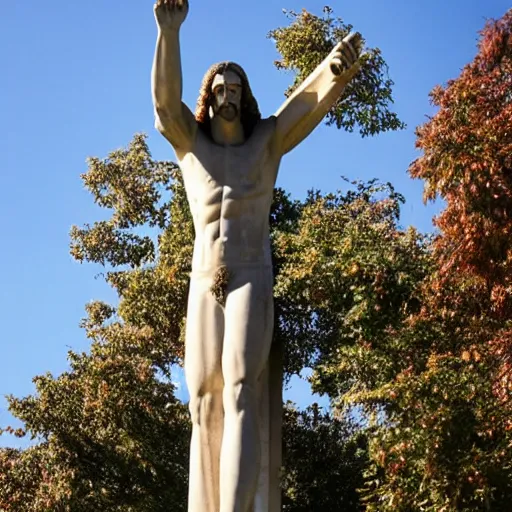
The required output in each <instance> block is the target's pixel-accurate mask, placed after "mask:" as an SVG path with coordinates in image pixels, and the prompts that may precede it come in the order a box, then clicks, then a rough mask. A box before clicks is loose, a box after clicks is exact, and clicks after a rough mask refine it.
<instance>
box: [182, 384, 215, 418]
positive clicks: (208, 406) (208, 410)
mask: <svg viewBox="0 0 512 512" xmlns="http://www.w3.org/2000/svg"><path fill="white" fill-rule="evenodd" d="M188 408H189V411H190V417H191V420H192V423H193V424H196V425H200V424H201V423H202V422H208V421H209V420H210V418H211V416H212V414H215V413H216V412H218V410H219V408H220V409H222V389H220V388H219V389H218V390H211V391H209V392H207V393H200V394H194V395H192V394H191V395H190V402H189V404H188Z"/></svg>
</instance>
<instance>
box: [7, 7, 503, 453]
mask: <svg viewBox="0 0 512 512" xmlns="http://www.w3.org/2000/svg"><path fill="white" fill-rule="evenodd" d="M190 1H191V4H192V5H191V9H190V13H189V17H188V19H187V22H186V24H185V26H184V27H183V30H182V53H183V72H184V91H185V92H184V100H185V101H186V102H187V103H188V104H189V105H190V106H191V107H193V106H194V105H195V101H196V97H197V92H198V89H199V85H200V81H201V78H202V76H203V73H204V72H205V71H206V69H207V68H208V67H209V65H210V64H212V63H213V62H217V61H220V60H234V61H237V62H239V63H241V64H242V65H243V66H244V67H245V69H246V71H247V73H248V75H249V78H250V80H251V85H252V88H253V90H254V92H255V94H256V96H257V98H258V100H259V102H260V107H261V110H262V112H263V114H264V115H270V114H272V113H273V112H274V111H275V110H277V108H278V107H279V105H280V104H281V102H282V101H283V91H284V90H285V89H286V87H287V86H288V85H289V83H290V81H291V76H290V75H286V74H282V73H280V72H278V71H277V70H275V68H274V67H273V61H274V60H275V59H276V58H277V54H276V52H275V49H274V46H273V43H272V42H271V41H270V40H267V39H266V34H267V33H268V31H269V30H271V29H273V28H276V27H278V26H281V25H283V24H285V23H286V20H285V18H284V16H283V14H282V12H281V9H282V8H287V9H295V10H300V9H301V8H302V7H305V8H307V9H308V10H311V11H313V12H316V13H320V12H321V9H322V7H323V5H325V3H327V0H325V3H324V2H318V1H313V0H300V1H296V0H280V1H276V0H272V1H271V0H260V1H258V2H254V1H253V2H251V1H235V0H225V1H224V2H221V3H218V2H217V3H213V2H205V1H199V0H190ZM330 5H331V6H332V7H333V8H334V9H335V12H336V14H338V15H341V16H343V17H344V18H345V20H346V21H347V22H349V23H352V24H353V25H354V27H355V29H357V30H358V31H360V32H362V34H363V35H364V37H365V38H366V39H367V42H368V44H369V45H370V46H378V47H380V48H381V49H382V51H383V55H384V57H385V59H386V60H387V62H388V64H389V67H390V74H391V77H392V78H393V79H394V81H395V83H396V85H395V98H396V104H395V107H396V110H397V111H398V113H399V115H400V116H401V118H402V120H404V121H405V122H406V123H407V124H408V129H407V130H405V131H403V132H400V133H394V134H384V135H380V136H378V137H376V138H373V139H360V137H359V136H358V135H356V134H353V135H349V134H346V133H343V132H339V131H337V130H336V129H334V128H327V127H325V126H321V127H319V128H318V129H317V130H316V131H315V132H314V133H313V134H312V135H311V136H310V137H309V139H308V140H307V141H306V142H304V143H303V144H302V145H301V146H300V147H299V148H297V149H295V150H294V151H293V152H292V153H291V154H290V155H288V156H287V157H286V158H285V160H284V161H283V164H282V167H281V171H280V175H279V180H278V185H280V186H282V187H284V188H285V189H287V190H288V191H289V192H291V193H292V195H293V196H295V197H303V196H304V194H305V193H306V191H307V190H308V189H309V188H319V189H321V190H323V191H331V190H334V189H337V188H338V187H340V186H342V183H341V182H340V180H339V176H340V175H346V176H348V177H350V178H352V179H357V178H361V179H369V178H373V177H378V178H380V179H382V180H389V181H391V182H393V183H394V184H395V185H396V187H397V188H398V190H399V191H401V192H402V193H404V194H405V196H406V198H407V204H406V206H405V207H404V209H403V215H402V223H403V225H404V226H405V225H409V224H412V225H415V226H417V227H418V228H419V229H420V230H423V231H426V230H430V229H431V218H432V215H433V213H434V212H435V211H436V209H435V207H432V206H430V207H425V206H424V205H423V203H422V200H421V191H422V184H421V183H420V182H415V181H412V180H411V179H410V178H409V177H408V175H407V172H406V171H407V167H408V164H409V163H410V162H411V161H412V160H413V159H414V158H415V156H416V152H415V149H414V140H415V137H414V129H415V127H416V126H417V125H418V124H421V123H423V122H424V120H425V115H426V114H432V112H433V111H432V107H431V106H430V105H429V100H428V92H429V91H430V90H431V88H432V87H433V86H434V85H436V84H439V83H445V82H446V81H447V80H448V79H450V78H453V77H456V76H457V75H458V74H459V71H460V69H461V68H462V67H463V65H464V64H465V63H467V62H469V61H470V60H471V59H472V58H473V56H474V54H475V48H476V46H475V45H476V41H477V32H478V30H480V29H481V28H482V27H483V24H484V22H485V19H486V18H497V17H501V16H502V15H503V14H504V13H505V11H506V10H507V9H508V8H509V7H510V4H509V2H507V1H505V0H487V1H485V2H484V1H482V0H476V1H475V2H467V1H463V0H444V1H441V0H431V1H429V2H419V1H418V2H413V1H406V0H392V1H388V2H382V1H381V0H362V1H358V2H348V1H344V2H340V1H334V0H333V1H332V2H331V3H330ZM155 35H156V30H155V24H154V19H153V12H152V1H151V0H123V1H121V2H114V1H111V0H110V1H108V2H107V1H105V0H88V1H87V2H76V1H69V0H46V1H44V2H41V1H36V0H26V1H24V2H15V1H11V2H8V1H4V2H2V9H1V17H0V63H1V70H2V76H1V78H0V113H1V116H0V155H1V157H2V163H1V171H0V172H1V177H2V179H1V187H2V191H3V193H2V200H1V202H0V223H1V230H2V231H1V234H2V245H1V250H0V268H1V269H2V278H1V279H0V282H1V283H2V285H1V288H0V325H1V331H0V344H1V347H0V348H1V351H0V354H1V355H0V395H2V396H3V395H4V394H10V393H12V394H15V395H18V396H23V395H26V394H29V393H31V392H32V390H33V385H32V382H31V379H32V377H33V376H34V375H37V374H41V373H45V372H47V371H50V372H52V373H54V374H55V375H57V374H59V373H60V372H62V371H63V370H65V369H66V367H67V361H66V353H67V350H68V349H69V348H70V347H71V348H73V349H75V350H78V351H80V350H85V349H86V348H87V340H86V339H85V337H84V335H83V332H82V331H81V330H80V329H79V328H78V322H79V320H80V318H82V317H83V316H84V304H85V303H86V302H88V301H90V300H92V299H103V300H107V301H108V300H114V299H115V297H114V295H113V293H112V292H111V291H110V290H109V289H108V287H107V286H106V285H105V284H104V283H103V282H102V280H101V278H95V276H96V275H97V274H98V273H99V272H100V271H101V269H100V268H98V267H94V266H92V265H87V264H86V265H79V264H78V263H76V262H74V261H73V260H72V259H71V257H70V256H69V252H68V243H69V238H68V233H69V229H70V227H71V225H72V224H77V225H82V224H84V223H86V222H93V221H94V220H96V219H98V218H99V217H100V216H102V215H104V214H102V212H101V211H99V210H98V209H97V207H96V206H95V205H94V204H93V201H92V198H91V196H89V194H88V193H87V192H86V191H85V190H84V189H83V187H82V183H81V180H80V177H79V175H80V174H81V173H83V172H84V171H85V170H86V165H85V159H86V157H87V156H90V155H94V156H100V157H103V156H106V154H107V153H108V152H110V151H111V150H113V149H115V148H118V147H121V146H124V145H126V144H127V143H128V142H129V141H130V139H131V137H132V135H133V134H134V133H135V132H146V133H148V134H149V136H150V137H149V144H150V148H151V150H152V152H153V156H154V157H155V158H159V159H172V158H173V157H174V155H173V153H172V150H171V148H170V147H169V146H168V145H167V143H166V142H165V141H164V139H163V138H161V136H160V135H159V134H158V133H156V132H155V130H154V128H153V111H152V105H151V95H150V68H151V62H152V57H153V50H154V43H155ZM287 397H290V398H292V399H294V400H296V401H297V402H299V404H302V405H304V404H305V403H307V402H308V401H309V400H310V397H309V396H308V393H307V387H306V386H305V385H304V384H301V383H295V384H294V386H293V387H292V389H291V390H289V392H288V393H287ZM10 421H11V418H10V417H9V415H8V413H7V411H6V402H5V401H4V400H3V398H0V426H4V425H5V424H6V423H8V422H10ZM5 443H11V445H20V442H19V441H17V440H11V439H9V438H7V437H2V438H0V445H2V444H5Z"/></svg>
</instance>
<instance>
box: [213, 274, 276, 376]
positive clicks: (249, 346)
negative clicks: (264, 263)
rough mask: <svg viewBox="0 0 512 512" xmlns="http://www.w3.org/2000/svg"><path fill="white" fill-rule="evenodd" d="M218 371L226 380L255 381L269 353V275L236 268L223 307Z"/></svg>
mask: <svg viewBox="0 0 512 512" xmlns="http://www.w3.org/2000/svg"><path fill="white" fill-rule="evenodd" d="M225 324H226V325H225V332H224V345H223V354H222V371H223V374H224V381H225V382H226V383H231V384H235V383H238V382H241V381H245V382H247V383H255V382H256V381H257V379H258V377H259V376H260V374H261V372H262V371H263V369H264V367H265V364H266V362H267V359H268V354H269V352H270V345H271V343H272V331H273V328H274V305H273V298H272V275H271V273H270V272H268V271H262V270H253V269H248V270H237V272H236V274H235V275H234V278H233V280H232V282H231V283H230V286H229V292H228V295H227V300H226V310H225Z"/></svg>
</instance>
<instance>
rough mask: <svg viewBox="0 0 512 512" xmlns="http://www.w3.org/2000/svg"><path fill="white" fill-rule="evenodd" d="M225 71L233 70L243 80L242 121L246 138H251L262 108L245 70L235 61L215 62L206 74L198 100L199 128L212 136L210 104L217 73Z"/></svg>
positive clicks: (197, 116) (197, 119) (197, 118)
mask: <svg viewBox="0 0 512 512" xmlns="http://www.w3.org/2000/svg"><path fill="white" fill-rule="evenodd" d="M225 71H232V72H233V73H236V74H237V75H238V76H239V77H240V80H241V81H242V101H241V105H240V122H241V123H242V126H243V129H244V135H245V138H246V139H247V138H249V137H250V136H251V134H252V132H253V130H254V127H255V126H256V124H257V123H258V121H259V120H260V119H261V113H260V109H259V107H258V102H257V101H256V98H255V97H254V96H253V94H252V91H251V86H250V85H249V80H248V78H247V75H246V74H245V71H244V70H243V69H242V67H241V66H239V65H238V64H236V63H234V62H219V63H218V64H214V65H213V66H212V67H211V68H210V69H209V70H208V71H207V72H206V74H205V75H204V78H203V82H202V84H201V90H200V91H199V99H198V100H197V107H196V115H195V117H196V121H197V123H198V125H199V128H200V129H201V130H202V131H203V132H204V133H206V134H207V135H208V136H209V137H211V120H210V112H209V109H210V106H211V104H212V84H213V79H214V78H215V75H218V74H223V73H224V72H225Z"/></svg>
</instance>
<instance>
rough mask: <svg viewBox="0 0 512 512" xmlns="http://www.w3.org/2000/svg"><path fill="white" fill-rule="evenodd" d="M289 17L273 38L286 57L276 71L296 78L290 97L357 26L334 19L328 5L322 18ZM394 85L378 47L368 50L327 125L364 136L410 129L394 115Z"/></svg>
mask: <svg viewBox="0 0 512 512" xmlns="http://www.w3.org/2000/svg"><path fill="white" fill-rule="evenodd" d="M284 13H285V15H286V17H287V18H288V19H289V20H290V24H289V25H288V26H286V27H280V28H277V29H274V30H272V31H270V32H269V34H268V37H269V38H270V39H272V40H273V41H274V42H275V45H276V48H277V51H278V52H279V53H280V55H281V59H279V60H276V61H275V66H276V68H277V69H279V70H283V71H293V72H294V74H295V81H294V83H293V84H292V85H291V86H290V87H289V88H288V90H287V91H286V93H285V94H286V96H289V95H290V94H291V93H292V92H293V90H294V89H295V88H296V87H297V86H298V85H300V84H301V83H302V81H303V80H304V79H305V78H306V77H307V76H308V75H309V74H310V73H311V72H312V71H313V70H314V69H315V68H316V67H317V66H318V65H319V64H320V63H321V62H322V60H323V59H324V58H325V57H326V56H327V55H328V53H329V52H330V51H331V50H332V49H333V48H334V46H335V45H336V44H337V43H338V42H339V41H341V40H343V39H344V38H345V37H346V36H347V35H348V34H349V33H350V32H352V29H353V28H354V27H353V26H352V25H350V24H348V23H346V22H345V21H344V20H343V19H342V18H339V17H333V16H332V15H333V13H334V11H333V9H331V8H330V7H328V6H326V7H324V9H323V14H324V16H323V17H319V16H316V15H314V14H312V13H310V12H308V11H306V10H305V9H303V10H302V11H301V12H300V13H297V12H295V11H286V10H284ZM393 85H394V82H393V81H392V80H391V79H390V78H389V76H388V67H387V64H386V62H385V60H384V58H383V57H382V52H381V51H380V50H379V48H366V49H365V52H364V53H363V55H362V67H361V70H360V71H359V73H358V75H357V76H356V77H355V79H354V80H352V81H351V83H350V84H349V85H348V86H347V87H346V88H345V90H344V91H343V94H342V96H341V97H340V98H339V99H338V101H337V102H336V103H335V104H334V105H333V106H332V108H331V110H330V111H329V113H328V115H327V118H326V123H327V124H328V125H336V127H337V128H343V129H344V130H347V131H349V132H352V131H353V130H354V128H355V127H359V133H360V134H361V135H362V136H363V137H365V136H367V135H376V134H378V133H380V132H384V131H388V130H400V129H403V128H405V125H404V123H402V122H401V121H400V119H399V118H398V116H397V115H396V113H394V112H391V111H390V110H389V105H390V103H393V97H392V88H393Z"/></svg>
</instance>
